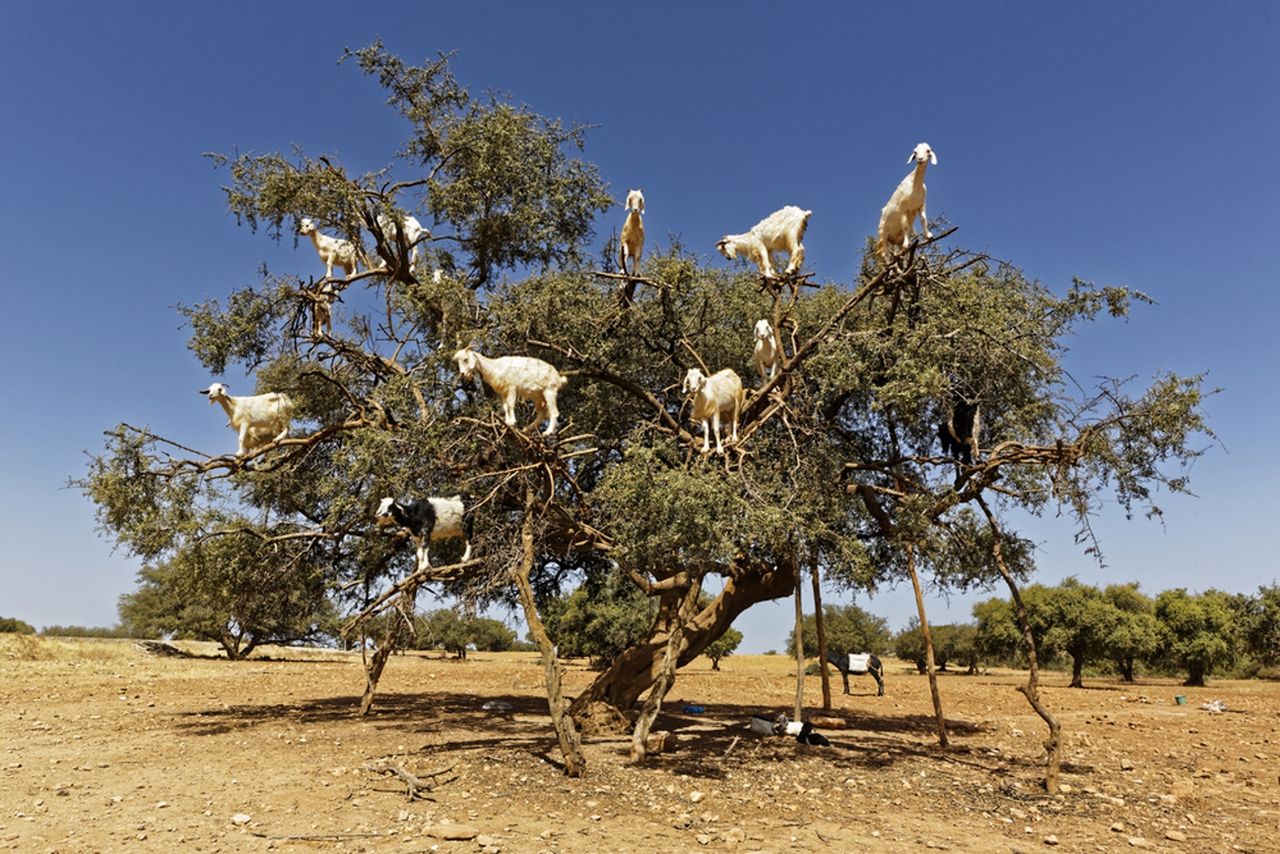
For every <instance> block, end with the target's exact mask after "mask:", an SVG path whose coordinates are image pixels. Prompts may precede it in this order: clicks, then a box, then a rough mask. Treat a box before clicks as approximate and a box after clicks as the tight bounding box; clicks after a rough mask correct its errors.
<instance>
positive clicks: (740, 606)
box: [569, 569, 795, 716]
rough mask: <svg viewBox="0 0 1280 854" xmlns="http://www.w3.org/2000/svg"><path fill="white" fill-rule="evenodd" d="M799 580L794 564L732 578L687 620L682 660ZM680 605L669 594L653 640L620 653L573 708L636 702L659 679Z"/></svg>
mask: <svg viewBox="0 0 1280 854" xmlns="http://www.w3.org/2000/svg"><path fill="white" fill-rule="evenodd" d="M794 585H795V576H794V575H793V574H792V573H791V572H790V570H789V569H782V570H778V569H760V570H749V571H748V570H744V571H743V572H741V573H740V574H739V575H738V577H736V578H728V579H726V580H725V584H724V589H723V590H722V591H721V592H720V595H719V596H717V597H716V598H715V600H713V601H712V603H711V604H710V605H708V606H707V607H706V608H703V609H702V610H701V611H699V612H698V613H697V614H695V615H694V616H693V618H692V619H691V620H689V622H688V623H687V624H686V625H685V626H684V628H683V633H684V649H683V651H682V652H681V653H680V655H679V658H678V666H684V665H685V664H688V663H689V662H690V661H693V659H695V658H697V657H698V656H699V655H701V654H702V652H703V650H705V649H706V648H707V647H708V646H710V645H711V644H712V643H714V642H715V641H716V640H717V639H718V638H719V637H720V636H721V635H722V634H724V633H725V630H726V629H728V628H729V627H730V626H731V625H733V621H734V620H735V619H737V617H738V615H739V614H741V613H742V612H743V611H745V610H747V608H749V607H751V606H752V605H755V604H756V603H757V602H764V601H766V600H768V599H778V598H780V597H782V596H786V595H787V594H789V593H790V592H791V591H792V589H793V587H794ZM678 605H679V597H678V596H664V597H663V599H662V601H661V602H660V604H659V609H658V620H657V623H656V624H655V630H654V632H653V634H652V635H651V636H650V637H649V639H648V640H647V641H645V642H643V643H639V644H636V645H635V646H633V647H631V648H630V649H628V650H626V651H624V652H623V653H622V654H621V655H619V656H618V657H617V658H615V659H614V660H613V664H611V665H610V666H609V668H608V669H607V670H605V671H604V672H603V673H601V674H600V675H599V676H597V677H596V679H595V681H594V682H592V683H591V684H590V685H589V686H587V689H586V690H585V691H583V692H582V693H581V694H579V695H578V697H577V699H575V700H574V701H573V704H572V705H571V706H570V707H569V712H570V714H572V715H575V716H576V715H578V714H580V713H581V712H582V711H584V710H585V709H586V708H587V707H588V706H590V705H591V704H592V703H595V702H605V703H608V704H609V705H611V706H613V707H614V708H615V709H620V710H624V711H625V710H626V709H629V708H631V707H632V706H633V705H634V704H635V702H636V700H637V699H639V697H640V695H641V694H643V693H644V692H645V691H647V690H648V689H649V687H650V686H651V685H653V683H654V682H655V681H657V678H658V674H659V672H660V671H661V669H662V657H663V655H665V653H666V649H667V641H668V639H669V638H670V636H671V631H672V629H673V628H674V625H675V620H674V616H675V609H676V608H677V607H678Z"/></svg>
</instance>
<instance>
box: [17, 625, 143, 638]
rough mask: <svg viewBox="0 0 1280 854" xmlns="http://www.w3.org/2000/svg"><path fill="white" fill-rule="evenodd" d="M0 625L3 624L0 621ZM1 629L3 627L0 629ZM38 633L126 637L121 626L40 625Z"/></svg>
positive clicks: (126, 634) (66, 635) (57, 635)
mask: <svg viewBox="0 0 1280 854" xmlns="http://www.w3.org/2000/svg"><path fill="white" fill-rule="evenodd" d="M0 625H3V624H2V623H0ZM0 631H3V629H0ZM40 634H42V635H45V636H48V637H61V638H127V637H129V634H128V632H126V631H125V629H124V627H123V626H58V625H54V626H42V627H41V628H40Z"/></svg>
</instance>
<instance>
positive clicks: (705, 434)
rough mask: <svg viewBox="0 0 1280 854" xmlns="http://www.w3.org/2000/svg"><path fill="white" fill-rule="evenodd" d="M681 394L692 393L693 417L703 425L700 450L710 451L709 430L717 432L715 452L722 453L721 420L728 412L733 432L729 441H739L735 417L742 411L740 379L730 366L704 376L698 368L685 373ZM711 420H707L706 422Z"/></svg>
mask: <svg viewBox="0 0 1280 854" xmlns="http://www.w3.org/2000/svg"><path fill="white" fill-rule="evenodd" d="M683 389H684V393H685V394H692V395H693V420H694V421H698V422H701V424H702V453H704V454H705V453H707V452H708V451H709V450H711V441H710V440H711V431H712V430H714V431H715V434H716V453H717V454H723V453H724V444H723V443H722V442H721V441H720V419H721V417H722V416H724V415H729V416H730V417H732V419H733V431H732V434H731V435H730V437H729V441H731V442H736V441H738V417H739V416H740V415H741V414H742V401H743V391H742V380H741V378H739V377H738V375H737V374H736V373H735V372H734V371H733V369H732V368H725V369H724V370H723V371H720V372H719V373H716V374H712V375H711V376H709V377H708V376H705V375H704V374H703V373H702V371H700V370H698V369H697V368H690V369H689V372H688V373H686V374H685V375H684V386H683ZM708 422H710V423H708Z"/></svg>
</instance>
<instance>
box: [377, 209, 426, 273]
mask: <svg viewBox="0 0 1280 854" xmlns="http://www.w3.org/2000/svg"><path fill="white" fill-rule="evenodd" d="M399 222H400V227H401V228H402V229H403V231H404V244H405V246H407V247H409V266H411V267H412V266H413V265H415V264H417V263H418V243H420V242H421V241H423V240H430V239H431V232H429V231H427V230H426V229H425V228H423V227H422V223H420V222H418V220H417V217H413V216H410V215H408V214H405V217H404V219H402V220H400V221H399ZM378 230H379V231H381V232H382V237H383V239H384V240H386V242H387V245H388V246H389V247H391V248H392V249H395V247H396V220H395V219H392V218H391V217H390V216H388V215H387V214H385V213H380V214H378Z"/></svg>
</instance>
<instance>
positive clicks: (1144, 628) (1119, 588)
mask: <svg viewBox="0 0 1280 854" xmlns="http://www.w3.org/2000/svg"><path fill="white" fill-rule="evenodd" d="M1102 595H1103V598H1104V599H1106V600H1107V602H1109V603H1110V604H1111V606H1112V607H1113V608H1115V610H1116V613H1115V617H1114V619H1115V625H1114V627H1113V628H1112V630H1111V632H1110V634H1108V635H1107V638H1106V640H1105V642H1104V646H1105V649H1106V651H1105V654H1106V655H1107V656H1108V657H1109V658H1111V660H1112V661H1113V662H1114V663H1115V665H1116V669H1117V670H1119V671H1120V675H1121V677H1122V678H1124V680H1125V681H1127V682H1132V681H1133V679H1134V663H1135V662H1137V661H1143V660H1149V659H1151V658H1152V657H1153V656H1154V655H1155V653H1156V650H1157V649H1158V648H1159V645H1160V625H1159V623H1157V622H1156V614H1155V603H1154V602H1152V601H1151V598H1150V597H1149V596H1146V595H1144V594H1143V593H1142V592H1141V591H1140V590H1139V589H1138V582H1136V581H1134V582H1130V583H1129V584H1112V585H1109V586H1108V587H1107V588H1106V589H1105V590H1103V591H1102Z"/></svg>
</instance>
